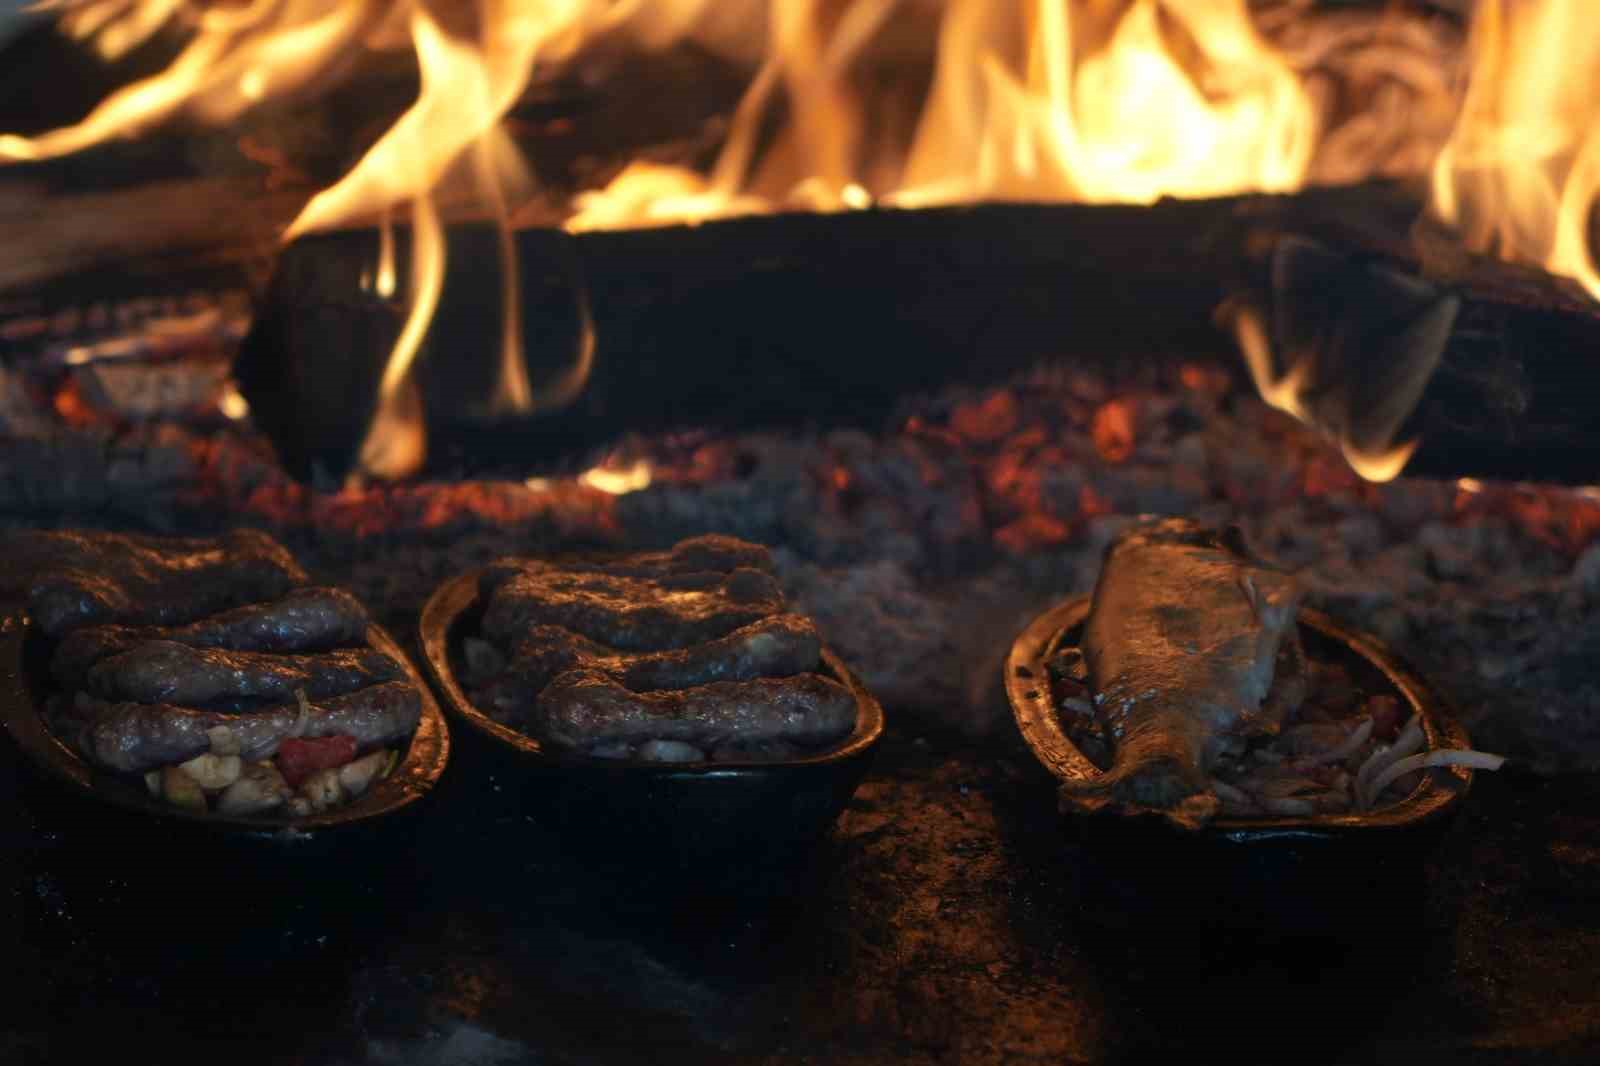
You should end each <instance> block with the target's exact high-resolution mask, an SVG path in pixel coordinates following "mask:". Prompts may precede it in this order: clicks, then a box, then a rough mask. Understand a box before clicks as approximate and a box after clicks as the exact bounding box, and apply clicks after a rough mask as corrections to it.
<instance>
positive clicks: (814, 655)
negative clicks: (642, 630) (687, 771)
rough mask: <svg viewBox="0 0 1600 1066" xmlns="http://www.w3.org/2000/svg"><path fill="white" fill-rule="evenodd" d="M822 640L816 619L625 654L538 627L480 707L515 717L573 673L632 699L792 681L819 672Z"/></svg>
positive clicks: (777, 619) (782, 619)
mask: <svg viewBox="0 0 1600 1066" xmlns="http://www.w3.org/2000/svg"><path fill="white" fill-rule="evenodd" d="M821 657H822V641H821V640H820V639H819V638H818V636H817V628H816V626H814V625H812V624H811V621H810V619H807V618H803V617H801V616H800V615H797V614H779V615H773V616H772V617H771V618H763V619H762V620H761V621H759V622H753V623H751V624H750V625H747V626H745V627H743V628H742V629H736V630H734V631H733V632H732V633H729V634H728V635H727V636H725V637H720V638H718V639H716V640H708V641H706V642H705V643H703V644H695V645H693V646H691V647H688V648H684V649H681V650H677V651H656V652H631V653H630V652H623V651H618V650H617V649H615V648H608V647H606V646H605V645H603V644H597V643H595V642H594V641H592V640H589V639H588V638H586V637H580V636H579V635H578V634H576V633H574V632H572V631H571V630H570V629H562V628H561V627H560V626H534V627H533V628H532V629H531V630H529V631H528V632H527V634H526V635H524V636H523V638H522V639H521V640H519V641H518V642H517V644H516V647H515V648H514V649H513V650H512V654H511V661H510V664H509V665H508V666H507V668H506V670H505V672H504V673H503V674H502V675H501V676H500V677H498V678H496V679H495V680H494V681H493V682H492V683H491V684H489V685H487V686H485V689H484V691H483V693H482V695H481V696H480V702H482V703H484V704H485V705H486V706H488V707H489V708H490V709H491V710H497V711H500V712H502V713H517V712H518V711H520V710H524V709H526V708H528V707H531V706H532V705H533V702H534V700H535V699H537V698H538V696H539V693H540V692H543V691H544V688H545V686H546V685H548V684H549V683H550V682H551V681H553V680H554V679H555V678H556V677H558V676H560V675H561V674H564V673H566V672H567V671H569V670H577V669H587V670H599V671H601V672H602V673H605V674H609V675H610V676H612V677H613V678H615V679H616V680H617V681H618V682H619V683H620V684H621V685H622V686H623V687H624V688H626V689H630V690H632V691H634V692H643V691H648V690H650V689H680V688H689V687H690V686H692V685H705V684H709V683H710V682H713V681H749V680H751V679H753V678H757V677H788V676H790V675H792V674H799V673H804V672H805V671H807V670H815V669H816V667H817V663H818V661H819V660H820V659H821Z"/></svg>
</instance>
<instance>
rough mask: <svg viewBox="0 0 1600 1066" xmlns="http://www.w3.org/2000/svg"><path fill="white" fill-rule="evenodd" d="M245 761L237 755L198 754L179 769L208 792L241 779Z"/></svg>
mask: <svg viewBox="0 0 1600 1066" xmlns="http://www.w3.org/2000/svg"><path fill="white" fill-rule="evenodd" d="M243 766H244V763H243V761H242V760H241V759H240V758H239V756H237V755H197V756H195V757H194V758H193V759H190V760H189V761H188V762H186V763H184V764H183V765H181V766H179V767H178V769H180V770H182V771H183V772H184V773H186V774H188V775H189V776H190V777H192V778H194V780H195V783H196V784H198V785H199V786H200V787H201V788H203V789H205V790H206V791H207V792H220V791H222V790H223V789H225V788H227V787H228V786H229V785H231V784H233V783H234V782H235V781H237V780H239V772H240V770H241V769H242V768H243Z"/></svg>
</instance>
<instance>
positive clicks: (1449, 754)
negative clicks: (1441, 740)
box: [1368, 748, 1506, 806]
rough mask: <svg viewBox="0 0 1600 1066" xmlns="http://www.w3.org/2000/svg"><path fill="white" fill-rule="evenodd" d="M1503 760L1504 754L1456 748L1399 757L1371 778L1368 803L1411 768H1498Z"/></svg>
mask: <svg viewBox="0 0 1600 1066" xmlns="http://www.w3.org/2000/svg"><path fill="white" fill-rule="evenodd" d="M1505 761H1506V758H1505V756H1504V755H1491V754H1489V753H1488V752H1486V751H1460V750H1458V749H1456V748H1446V749H1444V750H1442V751H1430V752H1427V753H1425V754H1422V755H1413V756H1411V757H1410V758H1409V759H1399V760H1397V761H1395V762H1392V763H1390V764H1389V765H1388V767H1386V768H1385V769H1384V771H1383V772H1382V773H1380V774H1379V775H1378V776H1377V777H1376V778H1374V779H1373V782H1372V787H1371V788H1370V789H1369V791H1368V795H1369V796H1370V797H1371V799H1370V800H1369V801H1368V805H1369V806H1370V804H1371V803H1373V802H1376V801H1377V799H1378V797H1379V796H1381V795H1383V790H1384V789H1386V788H1388V787H1389V786H1390V785H1391V784H1392V783H1393V782H1394V781H1395V780H1396V779H1397V778H1401V777H1404V776H1405V775H1406V774H1409V773H1411V772H1412V771H1413V770H1425V769H1427V768H1428V767H1430V766H1470V767H1471V768H1473V769H1474V770H1498V769H1500V767H1501V766H1503V765H1504V764H1505Z"/></svg>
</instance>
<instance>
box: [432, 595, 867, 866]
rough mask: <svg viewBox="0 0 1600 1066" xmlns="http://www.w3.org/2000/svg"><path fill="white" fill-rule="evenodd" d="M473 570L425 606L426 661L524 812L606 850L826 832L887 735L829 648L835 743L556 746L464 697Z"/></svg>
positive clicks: (770, 841)
mask: <svg viewBox="0 0 1600 1066" xmlns="http://www.w3.org/2000/svg"><path fill="white" fill-rule="evenodd" d="M480 573H481V572H480V571H473V572H470V573H466V574H462V575H460V576H458V577H455V578H453V579H451V580H449V581H447V582H445V583H444V584H443V585H442V586H440V588H439V589H438V590H437V591H436V592H435V593H434V594H433V597H432V598H431V599H430V600H429V601H428V603H427V605H426V606H425V607H424V608H423V609H422V617H421V622H420V626H421V640H422V655H423V662H424V664H425V665H426V667H427V669H428V671H429V672H430V673H431V674H432V676H433V679H434V681H435V682H436V683H437V684H438V686H439V691H440V692H441V693H442V694H443V696H444V702H445V706H446V708H447V709H448V711H449V712H450V713H451V714H452V715H454V717H455V719H456V721H457V722H460V723H461V724H463V725H465V726H466V727H467V728H466V731H465V732H466V734H471V735H475V736H476V737H477V738H478V739H479V740H481V741H483V742H485V743H484V745H483V746H484V747H485V748H486V749H487V750H488V751H489V753H490V757H491V759H494V760H496V762H497V763H498V766H497V769H499V770H501V771H503V772H505V773H506V774H507V777H508V780H509V781H510V782H511V785H512V790H513V793H514V796H515V798H514V802H520V803H521V804H522V809H523V810H524V811H525V812H526V813H527V814H528V815H530V816H533V817H535V818H537V819H538V820H540V821H542V822H545V823H546V824H549V825H550V826H551V827H552V828H555V829H557V830H559V831H569V832H568V835H569V836H573V837H575V838H576V837H581V838H584V839H586V840H587V841H589V842H591V843H593V844H594V845H595V846H596V847H597V848H599V849H601V850H604V849H605V848H606V847H608V846H610V845H611V844H612V843H614V842H616V841H617V840H619V839H623V840H626V841H628V842H629V843H630V844H632V845H637V846H643V847H648V848H649V849H650V850H652V851H667V852H678V853H682V854H686V855H687V854H704V853H706V852H717V851H724V850H733V851H737V852H739V853H741V854H753V853H756V852H764V853H769V852H773V851H777V852H783V851H784V850H786V849H791V848H793V847H796V846H800V845H804V844H807V843H810V842H814V841H816V840H818V839H820V838H821V837H822V836H824V835H825V834H826V833H827V831H828V829H829V827H830V826H831V825H832V824H833V822H834V821H835V820H836V819H837V818H838V816H839V814H840V812H842V811H843V810H844V807H845V804H847V803H848V802H849V800H850V796H851V794H852V793H854V791H855V789H856V786H857V785H858V784H859V783H860V782H861V778H862V777H863V776H864V775H865V773H866V771H867V767H868V765H869V762H870V759H871V756H872V752H873V750H874V749H875V748H876V747H877V745H878V742H879V741H880V740H881V739H882V736H883V728H884V718H883V709H882V708H881V707H879V705H878V702H877V700H875V699H873V697H872V695H871V694H870V693H869V692H868V691H867V690H866V688H865V687H864V686H863V685H862V684H861V682H860V681H859V680H858V679H857V678H856V677H855V675H853V674H852V673H851V672H850V671H849V669H848V668H847V667H846V666H845V665H844V664H843V663H842V662H841V661H840V660H839V659H838V657H837V656H835V655H834V654H833V653H832V652H831V651H829V650H827V649H826V648H824V649H823V652H822V658H823V673H824V674H825V675H827V676H828V677H830V678H832V679H833V680H835V681H838V682H839V683H840V684H842V685H844V686H845V687H846V688H848V689H849V690H850V692H851V693H852V694H853V695H854V696H855V699H856V708H857V713H856V726H855V729H854V731H853V732H852V733H851V734H850V735H849V736H848V737H846V738H845V739H844V740H843V741H842V742H840V743H839V744H837V745H835V746H834V747H832V748H829V749H827V750H826V751H822V752H818V753H816V754H812V755H807V756H804V757H802V758H797V759H788V760H778V761H771V762H755V761H748V762H744V761H740V762H696V763H658V762H644V761H640V760H619V759H597V758H591V757H588V756H583V755H577V754H572V753H568V752H557V751H552V750H550V749H548V748H547V747H546V746H544V745H542V744H541V743H540V742H539V741H538V740H536V739H534V738H532V737H530V736H528V735H526V734H524V733H520V732H518V731H517V730H515V729H512V728H510V727H508V726H505V725H502V724H500V723H499V722H496V721H495V720H494V719H492V718H490V717H489V716H488V715H486V714H484V713H483V712H482V711H480V710H479V709H478V708H477V707H475V706H473V705H472V702H471V701H470V700H469V699H468V698H467V695H466V693H465V692H464V691H463V690H462V688H461V686H460V684H459V683H458V682H457V681H456V671H455V665H454V662H453V658H452V656H453V652H454V650H455V649H456V648H457V646H458V641H459V640H460V638H461V637H462V636H463V635H464V634H465V633H466V632H467V631H468V630H469V629H470V628H472V627H474V626H475V625H476V623H477V620H478V618H479V616H480V615H481V613H482V605H481V604H480V602H479V598H478V580H479V576H480Z"/></svg>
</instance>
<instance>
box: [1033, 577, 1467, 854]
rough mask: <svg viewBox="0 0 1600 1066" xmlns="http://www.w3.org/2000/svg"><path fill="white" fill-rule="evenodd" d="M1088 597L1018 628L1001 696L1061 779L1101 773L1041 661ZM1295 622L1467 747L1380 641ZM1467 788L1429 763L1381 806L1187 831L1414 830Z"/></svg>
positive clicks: (1442, 742)
mask: <svg viewBox="0 0 1600 1066" xmlns="http://www.w3.org/2000/svg"><path fill="white" fill-rule="evenodd" d="M1089 602H1090V601H1089V597H1087V596H1084V597H1080V598H1076V599H1072V600H1068V601H1066V602H1064V603H1061V604H1058V605H1056V606H1055V607H1052V608H1050V609H1049V610H1047V611H1045V612H1044V613H1043V614H1041V615H1039V616H1038V617H1037V618H1035V619H1034V620H1033V621H1032V622H1030V623H1029V624H1028V626H1027V628H1025V629H1024V630H1023V631H1022V633H1021V634H1020V635H1019V636H1018V637H1017V639H1016V641H1015V642H1014V643H1013V644H1012V646H1011V652H1010V654H1009V655H1008V656H1007V657H1006V666H1005V684H1006V695H1007V697H1009V699H1010V702H1011V708H1012V712H1013V714H1014V716H1015V717H1016V721H1017V728H1018V729H1019V730H1020V731H1021V732H1022V736H1023V740H1024V741H1026V742H1027V745H1028V748H1029V750H1031V751H1032V752H1033V754H1034V756H1035V757H1036V758H1037V759H1038V760H1039V762H1040V763H1041V764H1043V765H1044V767H1045V769H1047V770H1048V771H1050V773H1051V774H1052V776H1054V777H1056V778H1058V779H1079V780H1082V779H1088V778H1093V777H1098V776H1099V775H1100V770H1099V769H1098V768H1097V767H1096V766H1095V765H1094V763H1092V762H1090V761H1089V759H1088V757H1087V756H1085V755H1084V754H1083V752H1082V751H1080V750H1079V749H1078V747H1077V745H1075V744H1074V743H1073V742H1072V740H1071V739H1070V738H1069V737H1068V736H1067V734H1066V732H1065V730H1063V729H1062V727H1061V722H1060V718H1059V717H1058V715H1057V713H1056V709H1055V701H1054V699H1053V696H1052V692H1051V687H1050V676H1049V672H1048V669H1047V668H1046V665H1045V663H1046V661H1047V660H1048V659H1049V657H1050V655H1051V653H1052V652H1053V651H1054V650H1055V649H1056V648H1057V647H1059V645H1060V643H1061V641H1062V639H1063V638H1064V637H1065V636H1066V634H1067V633H1069V632H1070V631H1071V630H1072V629H1073V628H1074V627H1076V626H1079V625H1081V624H1082V623H1083V621H1084V619H1085V618H1086V617H1087V616H1088V613H1089ZM1298 622H1299V624H1300V625H1301V626H1303V627H1305V628H1307V629H1310V630H1312V631H1314V632H1316V633H1318V634H1321V635H1322V636H1324V637H1327V638H1329V639H1331V640H1334V641H1336V642H1337V643H1339V644H1340V645H1342V646H1343V647H1345V648H1347V649H1349V650H1350V651H1351V652H1353V653H1354V654H1356V655H1357V656H1359V657H1360V658H1361V659H1363V660H1365V661H1366V662H1367V663H1368V664H1369V665H1370V666H1372V667H1373V668H1374V669H1376V670H1377V671H1378V672H1379V673H1380V674H1382V675H1383V677H1384V679H1385V680H1386V681H1388V682H1389V684H1390V685H1392V686H1393V687H1394V689H1395V691H1396V692H1397V693H1398V694H1399V696H1400V698H1401V699H1402V700H1403V701H1405V703H1406V704H1407V705H1408V706H1409V707H1410V708H1411V710H1412V711H1413V712H1414V713H1416V714H1419V715H1421V718H1422V728H1423V733H1424V735H1425V736H1426V738H1427V742H1428V750H1430V751H1432V750H1437V749H1445V748H1454V749H1458V750H1462V749H1466V748H1467V747H1468V746H1469V741H1468V738H1467V732H1466V730H1465V729H1464V728H1463V727H1462V726H1461V724H1460V723H1459V722H1458V721H1456V719H1455V718H1454V716H1453V715H1451V714H1450V713H1449V711H1448V708H1447V705H1446V703H1445V701H1444V699H1443V697H1441V696H1440V695H1439V693H1438V692H1437V690H1435V689H1434V688H1433V687H1432V686H1430V685H1429V684H1428V683H1427V682H1426V681H1424V680H1423V679H1422V678H1421V677H1420V676H1418V675H1417V674H1416V673H1415V672H1413V671H1412V670H1411V669H1409V668H1408V667H1406V666H1405V665H1404V664H1402V663H1401V662H1400V661H1399V660H1398V659H1397V658H1396V657H1395V656H1394V655H1393V654H1392V653H1391V652H1389V651H1388V650H1387V649H1386V648H1384V647H1383V646H1381V645H1380V644H1378V642H1377V641H1375V640H1373V639H1371V638H1370V637H1367V636H1364V635H1362V634H1360V633H1357V632H1355V631H1353V630H1350V629H1346V628H1345V627H1344V626H1342V625H1340V624H1339V623H1337V622H1335V621H1334V620H1333V619H1332V618H1329V617H1328V616H1327V615H1325V614H1323V613H1322V612H1321V611H1317V610H1313V609H1311V608H1309V607H1302V608H1301V609H1300V612H1299V615H1298ZM1471 786H1472V770H1471V769H1470V768H1469V767H1461V766H1455V767H1432V768H1430V769H1428V770H1427V771H1425V772H1424V775H1423V779H1422V783H1421V784H1419V785H1418V786H1417V787H1416V789H1414V790H1413V791H1412V793H1411V794H1410V795H1409V796H1407V797H1406V798H1405V799H1403V800H1401V801H1400V802H1399V803H1396V804H1394V805H1393V806H1390V807H1385V808H1383V809H1381V810H1377V811H1371V812H1368V813H1364V814H1330V815H1315V816H1297V817H1282V818H1229V819H1223V818H1219V819H1217V820H1216V821H1213V822H1212V823H1211V824H1210V825H1207V826H1205V827H1204V828H1202V829H1200V830H1199V831H1198V832H1197V833H1194V834H1187V833H1186V834H1184V835H1186V836H1199V837H1212V838H1219V839H1223V840H1228V841H1231V842H1235V843H1250V842H1256V841H1261V840H1268V839H1309V840H1331V839H1335V838H1339V837H1346V838H1348V837H1352V836H1360V835H1365V834H1367V833H1371V832H1385V831H1390V832H1392V831H1402V830H1408V829H1414V828H1417V827H1420V826H1422V825H1424V824H1427V823H1432V822H1434V821H1436V820H1438V819H1439V818H1441V817H1443V816H1445V815H1446V814H1448V813H1450V812H1452V811H1453V810H1454V809H1455V808H1456V807H1457V806H1458V805H1459V804H1460V803H1461V801H1462V800H1464V799H1465V798H1466V795H1467V791H1468V789H1470V788H1471ZM1089 817H1096V816H1092V815H1091V816H1089ZM1101 817H1103V816H1101ZM1113 817H1126V816H1122V815H1116V816H1113ZM1144 821H1146V822H1150V823H1152V824H1154V823H1155V822H1157V821H1160V822H1161V824H1166V823H1165V821H1164V820H1157V819H1144ZM1174 832H1176V830H1174Z"/></svg>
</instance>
